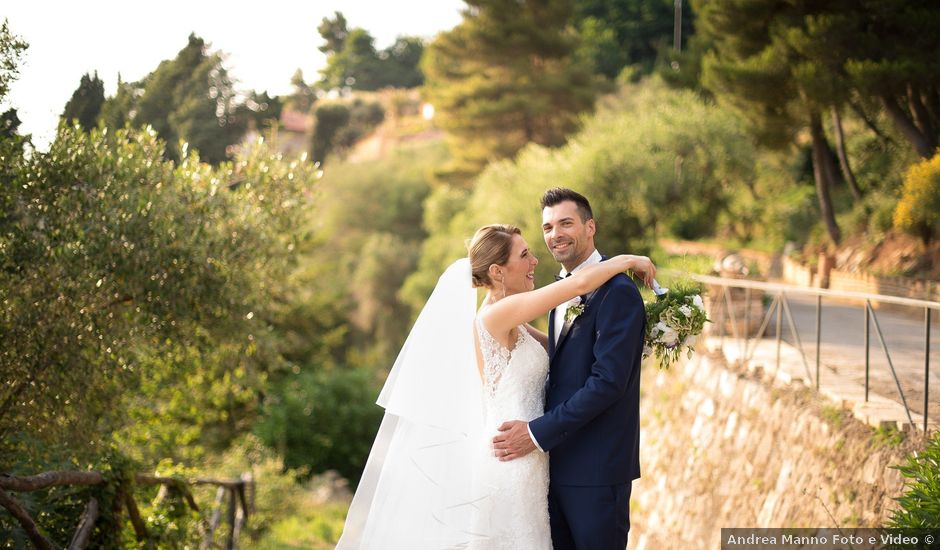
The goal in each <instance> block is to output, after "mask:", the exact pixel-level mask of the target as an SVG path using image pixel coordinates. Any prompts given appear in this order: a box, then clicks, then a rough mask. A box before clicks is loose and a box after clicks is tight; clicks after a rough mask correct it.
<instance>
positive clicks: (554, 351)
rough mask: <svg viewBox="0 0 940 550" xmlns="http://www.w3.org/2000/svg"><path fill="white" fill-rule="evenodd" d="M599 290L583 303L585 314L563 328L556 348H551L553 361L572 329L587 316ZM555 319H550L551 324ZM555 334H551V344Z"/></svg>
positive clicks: (586, 297) (550, 355)
mask: <svg viewBox="0 0 940 550" xmlns="http://www.w3.org/2000/svg"><path fill="white" fill-rule="evenodd" d="M598 290H599V289H594V290H593V291H592V292H590V293H588V294H587V295H585V296H584V300H583V301H582V302H581V303H582V304H584V313H582V314H581V315H578V316H577V317H575V318H574V319H572V320H571V322H570V323H567V322H566V323H565V324H564V325H563V326H562V327H561V334H559V335H558V342H557V343H556V344H555V345H554V347H552V346H549V347H550V349H551V350H552V353H550V354H549V357H551V358H552V359H554V358H555V355H556V354H557V353H558V350H559V349H561V346H562V345H563V344H564V343H565V342H566V341H567V339H568V333H569V332H571V327H572V326H574V324H575V323H577V322H578V320H579V319H581V317H584V316H585V315H587V313H588V307H589V306H590V303H591V298H593V297H594V295H595V294H597V291H598ZM554 319H555V316H554V315H552V319H550V322H551V321H554ZM554 334H555V331H554V330H552V332H551V334H550V335H549V342H551V337H552V335H554Z"/></svg>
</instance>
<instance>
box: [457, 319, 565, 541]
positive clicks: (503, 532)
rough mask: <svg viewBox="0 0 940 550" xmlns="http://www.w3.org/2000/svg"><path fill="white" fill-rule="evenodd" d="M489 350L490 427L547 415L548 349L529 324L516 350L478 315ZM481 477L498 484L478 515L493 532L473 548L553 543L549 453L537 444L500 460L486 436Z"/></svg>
mask: <svg viewBox="0 0 940 550" xmlns="http://www.w3.org/2000/svg"><path fill="white" fill-rule="evenodd" d="M476 327H477V334H478V335H479V341H480V352H481V354H482V356H483V375H484V381H483V415H484V416H483V417H484V426H485V428H486V429H485V430H484V433H485V435H486V434H495V433H497V428H498V427H499V425H500V424H502V423H503V422H505V421H506V420H525V421H529V420H533V419H535V418H537V417H539V416H541V415H542V413H543V411H544V401H545V378H546V376H547V375H548V354H547V353H546V352H545V349H544V348H543V347H542V346H541V344H539V343H538V342H537V341H536V340H535V339H534V338H533V337H532V336H531V335H530V334H529V333H528V331H526V329H525V327H524V326H519V327H518V329H517V330H518V332H519V336H518V338H517V339H516V343H515V345H514V346H513V349H512V350H509V349H506V348H505V347H504V346H503V345H502V344H500V343H499V342H498V341H497V340H496V339H495V338H493V337H492V336H491V335H490V334H489V332H487V331H486V328H485V327H484V326H483V323H482V322H481V321H480V320H479V318H478V319H477V322H476ZM481 443H482V444H481V447H482V449H483V453H482V456H481V457H480V461H481V464H480V471H481V475H480V481H481V482H482V483H485V484H488V485H490V486H491V487H492V494H493V495H494V497H493V498H490V499H489V500H488V502H486V503H485V506H484V507H483V508H482V509H481V512H480V514H479V515H478V516H477V518H476V521H475V530H477V531H478V532H484V533H490V536H489V537H488V538H487V540H481V541H477V542H476V543H474V544H471V545H470V548H473V549H480V550H503V549H506V550H521V549H527V550H528V549H533V550H536V549H538V550H541V549H550V548H551V547H552V538H551V530H550V529H549V524H548V455H546V454H545V453H542V452H540V451H538V450H535V451H533V452H531V453H529V454H527V455H526V456H524V457H522V458H517V459H515V460H510V461H507V462H500V461H499V460H498V459H497V458H496V457H495V456H494V453H493V448H492V444H491V438H489V437H488V438H486V439H485V440H484V441H483V442H481Z"/></svg>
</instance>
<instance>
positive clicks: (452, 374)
mask: <svg viewBox="0 0 940 550" xmlns="http://www.w3.org/2000/svg"><path fill="white" fill-rule="evenodd" d="M470 281H471V278H470V263H469V260H467V259H466V258H464V259H461V260H458V261H457V262H454V263H453V264H452V265H451V266H450V267H449V268H448V269H447V271H445V272H444V274H443V275H441V278H440V280H439V281H438V284H437V286H436V287H435V289H434V292H433V293H432V294H431V297H430V298H429V299H428V302H427V304H426V305H425V307H424V309H423V310H422V311H421V314H420V315H419V316H418V319H417V320H416V321H415V325H414V327H413V328H412V330H411V333H410V334H409V335H408V339H407V340H406V341H405V344H404V346H402V350H401V352H400V353H399V355H398V359H397V360H396V361H395V365H394V366H393V367H392V370H391V372H390V373H389V375H388V379H387V380H386V382H385V387H384V388H383V389H382V393H381V394H380V395H379V398H378V400H377V403H378V404H379V405H380V406H382V407H384V408H385V417H384V419H383V420H382V425H381V427H380V428H379V433H378V434H377V435H376V438H375V442H374V443H373V445H372V452H371V453H370V454H369V459H368V461H367V463H366V467H365V470H364V471H363V474H362V479H361V480H360V482H359V486H358V488H357V490H356V494H355V496H354V497H353V501H352V503H351V505H350V508H349V513H348V514H347V517H346V524H345V527H344V529H343V535H342V537H341V538H340V540H339V542H338V544H337V546H336V548H337V550H452V549H472V550H502V549H507V550H546V549H550V548H551V547H552V543H551V530H550V528H549V523H548V456H547V455H545V454H544V453H542V452H540V451H538V450H536V451H533V452H531V453H529V454H528V455H526V456H525V457H522V458H518V459H515V460H511V461H508V462H500V461H499V460H498V459H497V458H496V457H495V456H494V451H493V446H492V438H493V437H494V436H495V435H496V434H497V427H498V426H499V425H500V424H501V423H503V422H505V421H507V420H526V421H528V420H532V419H534V418H536V417H538V416H540V415H541V414H542V412H543V403H544V391H545V389H544V388H545V380H546V377H547V374H548V362H549V361H548V355H547V354H546V352H545V350H544V349H543V348H542V346H541V345H540V344H539V343H538V342H537V341H536V340H535V339H534V338H532V336H531V335H529V334H528V332H527V331H526V330H525V327H522V326H520V327H519V329H518V330H519V336H518V339H517V341H516V342H515V345H514V346H513V347H512V350H509V349H506V348H505V347H503V346H502V345H501V344H499V342H497V341H496V340H495V339H494V338H493V337H492V336H491V335H490V334H489V333H488V332H487V331H486V329H485V328H484V327H483V325H482V323H480V322H478V321H476V318H477V311H476V304H477V291H476V289H474V288H472V286H471V282H470ZM474 323H476V327H477V335H478V337H479V342H480V352H481V355H482V356H483V366H484V381H482V382H481V380H480V375H479V370H478V367H477V364H476V350H475V349H474V348H475V344H474V338H473V328H474Z"/></svg>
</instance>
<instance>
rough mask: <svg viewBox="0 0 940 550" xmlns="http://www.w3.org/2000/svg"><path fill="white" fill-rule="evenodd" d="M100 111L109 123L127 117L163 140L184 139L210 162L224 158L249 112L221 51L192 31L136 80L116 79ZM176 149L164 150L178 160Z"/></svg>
mask: <svg viewBox="0 0 940 550" xmlns="http://www.w3.org/2000/svg"><path fill="white" fill-rule="evenodd" d="M101 116H102V118H103V119H104V121H105V125H106V126H107V127H109V128H112V129H117V128H120V127H122V126H123V125H124V124H127V123H130V124H132V125H133V126H135V127H143V126H146V125H150V126H151V127H153V128H154V130H156V132H157V135H159V136H160V138H161V139H162V140H164V141H165V142H166V143H170V144H174V146H175V144H176V143H177V142H178V141H180V140H183V141H186V142H188V143H189V144H190V146H191V147H193V148H195V149H197V150H198V151H199V153H200V156H201V158H203V159H204V160H206V161H208V162H211V163H214V164H218V163H220V162H222V161H224V160H226V159H227V158H228V156H229V153H228V147H229V146H230V145H232V144H234V143H237V142H238V141H239V140H240V139H241V137H242V135H243V134H244V132H245V130H246V128H247V120H248V119H249V118H250V117H249V116H248V115H247V113H246V108H245V105H244V102H243V101H242V98H240V97H239V95H238V94H237V93H236V90H235V88H234V83H233V81H232V79H231V77H230V76H229V75H228V71H227V70H226V69H225V66H224V64H223V58H222V54H220V53H211V54H210V53H208V51H207V46H206V43H205V41H204V40H203V39H202V38H199V37H197V36H196V35H190V36H189V42H188V43H187V45H186V47H184V48H183V49H182V50H180V51H179V53H178V54H177V56H176V57H175V58H174V59H172V60H166V61H162V62H161V63H160V65H159V66H158V67H157V68H156V70H154V71H153V72H152V73H150V74H148V75H147V76H146V77H144V78H143V79H142V80H141V81H139V82H135V83H123V82H120V83H119V84H118V90H117V93H116V94H115V96H114V97H112V98H108V100H107V101H106V102H105V106H104V107H103V108H102V115H101ZM176 152H177V151H176V148H175V147H174V148H171V149H168V150H167V154H168V156H169V157H170V158H171V159H174V160H179V159H178V157H177V156H176Z"/></svg>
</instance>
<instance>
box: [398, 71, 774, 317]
mask: <svg viewBox="0 0 940 550" xmlns="http://www.w3.org/2000/svg"><path fill="white" fill-rule="evenodd" d="M755 179H756V151H755V149H754V147H753V144H752V143H751V140H750V138H749V136H748V135H747V133H746V131H745V129H744V128H743V126H742V125H741V123H740V121H739V120H737V119H736V118H735V117H733V116H731V115H730V114H729V113H727V112H726V111H723V110H721V109H718V108H716V107H715V106H714V105H713V104H710V103H707V102H705V101H703V100H702V99H701V98H699V97H697V96H696V95H695V94H694V93H693V92H690V91H681V92H678V91H673V90H670V89H668V88H667V87H666V86H665V85H663V84H662V83H661V82H660V81H657V80H654V81H649V82H646V81H644V82H643V83H641V84H637V85H626V86H625V87H624V88H623V89H622V90H621V91H620V93H619V94H618V95H617V97H612V98H606V100H605V101H604V102H603V103H601V105H600V106H599V107H598V112H597V113H596V114H595V116H593V117H588V118H586V119H585V124H584V127H583V128H582V130H581V131H579V132H578V133H576V134H574V135H572V136H571V137H570V139H569V141H568V143H567V144H566V145H565V146H563V147H560V148H548V147H544V146H537V145H530V146H529V147H526V148H525V149H523V150H522V151H521V152H520V154H519V155H518V156H517V158H516V159H514V160H503V161H501V162H497V163H492V164H490V165H489V166H488V167H487V168H486V170H484V171H483V173H481V174H480V176H479V177H478V178H477V179H476V181H475V184H474V187H473V189H472V190H469V191H468V192H460V191H459V190H454V189H452V188H450V187H445V186H442V187H440V188H438V189H436V190H435V192H434V194H433V195H432V196H431V197H430V198H429V200H428V204H427V206H426V209H425V226H426V227H427V228H428V231H429V233H430V236H429V238H428V239H427V240H426V241H425V243H424V244H423V246H422V254H421V261H420V264H419V268H418V271H417V272H416V273H415V274H414V275H413V276H412V277H410V278H409V279H408V281H406V284H405V288H403V289H402V294H403V295H404V297H406V298H407V299H409V301H410V302H411V303H412V304H413V305H414V307H416V308H417V307H419V306H420V305H421V304H423V301H424V300H425V299H426V297H427V296H428V294H429V293H430V290H431V288H433V285H434V282H435V281H436V279H437V277H438V276H439V275H440V273H441V272H442V271H443V269H444V268H445V267H446V266H447V265H448V264H449V263H450V262H452V261H453V260H455V259H456V258H459V257H461V256H462V255H464V254H466V248H465V241H466V239H468V238H469V237H470V236H471V235H472V234H473V231H474V230H475V229H476V228H477V227H479V226H481V225H483V224H486V223H496V222H499V223H511V224H515V225H517V226H518V227H520V228H521V229H522V232H523V236H524V237H525V239H526V240H527V241H528V243H529V246H530V247H531V249H532V250H533V251H534V252H535V254H536V255H537V256H538V257H539V258H540V259H543V260H548V261H543V262H542V263H541V264H540V266H539V268H538V270H537V278H538V281H537V282H538V284H547V283H548V282H550V281H551V274H552V272H553V271H555V270H556V267H555V266H556V265H557V264H555V263H554V262H553V261H551V257H550V255H549V254H548V252H547V250H545V248H544V243H543V242H542V228H541V212H540V210H539V206H538V205H539V198H540V197H541V195H542V193H543V192H544V191H545V189H547V188H548V187H551V186H555V185H562V186H566V187H570V188H572V189H575V190H577V191H579V192H581V193H583V194H584V195H585V196H586V197H588V199H589V200H590V201H591V204H592V206H593V209H594V215H595V219H596V222H597V227H598V232H597V235H596V236H595V240H596V242H597V245H598V248H599V250H601V251H602V252H603V253H606V254H618V253H623V252H630V253H645V252H648V251H650V250H651V249H652V246H653V244H654V241H655V237H656V236H657V235H661V234H664V233H665V234H670V233H671V234H673V235H678V236H681V237H684V238H701V237H706V236H712V235H719V234H720V233H719V231H720V230H721V222H722V221H723V220H724V219H728V218H730V219H733V218H735V217H737V215H738V212H737V211H736V207H737V203H736V202H735V201H734V200H733V198H734V197H735V196H737V195H739V194H745V193H749V191H748V190H747V185H751V186H754V185H756V183H755ZM742 182H746V184H742ZM754 223H758V224H760V223H762V222H761V221H760V220H756V221H755V222H754Z"/></svg>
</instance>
